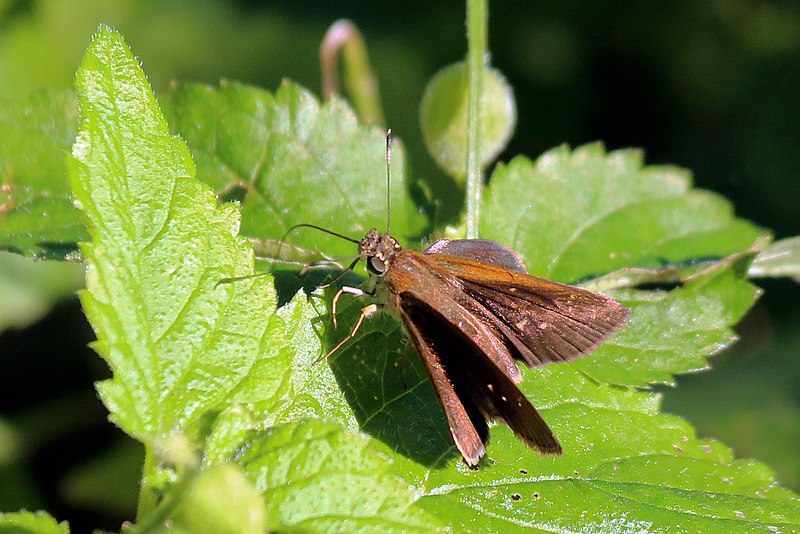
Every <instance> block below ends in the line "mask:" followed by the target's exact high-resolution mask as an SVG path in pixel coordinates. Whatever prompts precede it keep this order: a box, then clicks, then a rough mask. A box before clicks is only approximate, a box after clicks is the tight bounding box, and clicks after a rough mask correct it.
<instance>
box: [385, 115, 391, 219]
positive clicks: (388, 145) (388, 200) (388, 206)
mask: <svg viewBox="0 0 800 534" xmlns="http://www.w3.org/2000/svg"><path fill="white" fill-rule="evenodd" d="M391 168H392V129H391V128H389V129H388V130H387V131H386V233H387V234H389V233H391V232H390V228H391V225H392V212H391V207H392V204H391V198H392V175H391Z"/></svg>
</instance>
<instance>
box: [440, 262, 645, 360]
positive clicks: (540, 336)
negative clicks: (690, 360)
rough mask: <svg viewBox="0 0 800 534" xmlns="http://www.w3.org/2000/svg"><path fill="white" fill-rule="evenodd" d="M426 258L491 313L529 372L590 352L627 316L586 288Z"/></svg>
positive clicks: (486, 266)
mask: <svg viewBox="0 0 800 534" xmlns="http://www.w3.org/2000/svg"><path fill="white" fill-rule="evenodd" d="M429 258H430V259H431V260H432V261H433V262H434V264H435V265H436V266H437V267H439V268H442V269H444V270H445V271H447V272H449V273H450V274H451V275H452V276H455V277H456V278H457V279H458V281H459V282H460V283H461V284H462V286H463V290H464V293H465V294H466V295H468V297H469V298H471V299H474V300H475V301H477V302H478V303H480V305H481V306H482V307H484V308H485V309H486V310H488V311H489V312H490V315H491V316H490V317H489V318H488V320H489V321H490V322H492V323H493V325H494V326H495V328H497V329H498V330H500V331H502V332H503V334H504V335H505V336H506V338H507V339H508V341H509V342H510V343H511V344H512V345H514V346H515V347H516V348H517V356H518V357H519V358H520V359H522V360H523V361H525V363H527V364H528V365H529V366H530V367H536V366H539V365H544V364H546V363H550V362H557V361H568V360H572V359H575V358H577V357H579V356H583V355H586V354H589V353H591V352H592V351H594V350H595V349H596V348H597V347H598V346H599V345H600V344H601V343H603V341H605V340H606V339H608V338H609V337H610V336H611V335H612V334H613V333H614V332H616V331H617V330H619V329H620V328H622V326H623V325H624V324H625V323H626V322H627V320H628V316H629V314H630V312H629V311H628V309H627V308H625V307H624V306H623V305H621V304H619V303H618V302H616V301H615V300H613V299H610V298H608V297H606V296H604V295H600V294H599V293H593V292H591V291H587V290H585V289H581V288H577V287H573V286H569V285H566V284H560V283H558V282H552V281H550V280H545V279H543V278H538V277H535V276H530V275H527V274H523V273H520V272H517V271H513V270H509V269H504V268H502V267H497V266H493V265H487V264H476V263H475V262H473V261H470V260H469V259H466V258H462V257H458V256H450V255H445V254H436V255H431V256H430V257H429ZM526 349H527V350H526Z"/></svg>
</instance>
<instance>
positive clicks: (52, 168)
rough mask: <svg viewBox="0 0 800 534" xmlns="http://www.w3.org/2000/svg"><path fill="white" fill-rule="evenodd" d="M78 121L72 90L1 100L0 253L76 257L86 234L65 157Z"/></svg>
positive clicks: (37, 256)
mask: <svg viewBox="0 0 800 534" xmlns="http://www.w3.org/2000/svg"><path fill="white" fill-rule="evenodd" d="M77 118H78V110H77V107H76V100H75V95H74V94H73V93H72V92H71V91H63V92H39V93H33V94H31V95H30V96H29V97H28V98H27V99H26V100H2V101H0V173H2V174H0V250H9V251H12V252H16V253H19V254H23V255H25V256H30V257H35V258H48V259H62V260H63V259H75V258H76V255H77V252H78V246H77V243H78V241H79V240H83V239H86V236H87V234H86V230H85V228H84V226H83V224H82V223H81V221H80V216H79V214H78V211H77V210H76V209H75V207H74V206H73V205H72V200H71V198H70V191H69V183H68V181H67V178H66V176H67V171H66V168H65V164H64V155H65V154H67V153H68V151H69V146H70V143H71V142H72V140H73V139H75V128H76V126H77Z"/></svg>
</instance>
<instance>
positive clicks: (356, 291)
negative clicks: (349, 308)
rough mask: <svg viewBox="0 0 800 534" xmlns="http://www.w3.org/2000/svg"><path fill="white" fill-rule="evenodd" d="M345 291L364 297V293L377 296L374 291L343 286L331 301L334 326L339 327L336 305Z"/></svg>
mask: <svg viewBox="0 0 800 534" xmlns="http://www.w3.org/2000/svg"><path fill="white" fill-rule="evenodd" d="M344 293H350V294H351V295H355V296H357V297H363V296H364V295H370V296H375V292H374V291H371V292H370V291H364V290H363V289H359V288H357V287H350V286H343V287H342V288H341V289H340V290H339V291H337V292H336V294H335V295H334V296H333V301H331V319H332V320H333V327H334V328H338V327H339V325H338V324H337V322H336V306H337V305H338V303H339V297H341V296H342V295H343V294H344Z"/></svg>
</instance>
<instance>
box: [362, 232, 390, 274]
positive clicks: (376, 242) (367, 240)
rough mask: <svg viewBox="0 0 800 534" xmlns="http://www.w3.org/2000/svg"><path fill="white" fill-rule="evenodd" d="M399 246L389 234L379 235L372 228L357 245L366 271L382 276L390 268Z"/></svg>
mask: <svg viewBox="0 0 800 534" xmlns="http://www.w3.org/2000/svg"><path fill="white" fill-rule="evenodd" d="M398 250H400V244H399V243H398V242H397V240H396V239H395V238H393V237H392V236H390V235H389V234H384V235H380V234H379V233H378V230H376V229H375V228H373V229H372V230H370V231H369V232H368V233H367V235H365V236H364V238H363V239H362V240H361V242H360V243H359V244H358V252H359V254H360V255H361V257H362V258H363V259H364V261H365V262H366V263H367V270H368V271H369V272H370V273H371V274H374V275H377V276H383V275H384V274H386V271H388V270H389V267H391V265H392V262H393V261H394V258H395V255H396V254H397V251H398Z"/></svg>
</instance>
